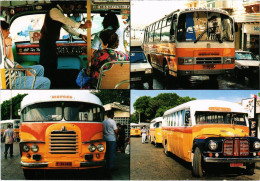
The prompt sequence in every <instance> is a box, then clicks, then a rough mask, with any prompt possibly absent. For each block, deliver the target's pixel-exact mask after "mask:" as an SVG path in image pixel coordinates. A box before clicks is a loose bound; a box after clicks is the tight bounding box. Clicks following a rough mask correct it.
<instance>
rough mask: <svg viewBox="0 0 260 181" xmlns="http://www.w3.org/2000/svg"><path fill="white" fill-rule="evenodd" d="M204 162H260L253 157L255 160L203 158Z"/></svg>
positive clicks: (259, 158) (257, 158)
mask: <svg viewBox="0 0 260 181" xmlns="http://www.w3.org/2000/svg"><path fill="white" fill-rule="evenodd" d="M204 162H211V163H255V162H260V157H255V158H212V157H204Z"/></svg>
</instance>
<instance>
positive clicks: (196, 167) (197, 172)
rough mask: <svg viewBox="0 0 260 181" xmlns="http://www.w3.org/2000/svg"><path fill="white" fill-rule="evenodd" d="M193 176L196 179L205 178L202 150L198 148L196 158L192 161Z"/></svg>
mask: <svg viewBox="0 0 260 181" xmlns="http://www.w3.org/2000/svg"><path fill="white" fill-rule="evenodd" d="M192 174H193V175H194V176H195V177H202V176H203V168H202V159H201V152H200V149H199V148H198V147H197V148H196V149H195V152H194V157H193V161H192Z"/></svg>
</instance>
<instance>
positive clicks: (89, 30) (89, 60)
mask: <svg viewBox="0 0 260 181" xmlns="http://www.w3.org/2000/svg"><path fill="white" fill-rule="evenodd" d="M87 20H91V0H87ZM87 37H88V39H87V44H88V45H87V54H88V64H87V66H91V28H88V29H87Z"/></svg>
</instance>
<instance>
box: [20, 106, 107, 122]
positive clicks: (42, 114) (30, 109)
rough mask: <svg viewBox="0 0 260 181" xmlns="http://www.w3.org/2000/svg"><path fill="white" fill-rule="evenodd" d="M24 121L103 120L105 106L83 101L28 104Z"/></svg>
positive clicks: (23, 115) (23, 112) (23, 114)
mask: <svg viewBox="0 0 260 181" xmlns="http://www.w3.org/2000/svg"><path fill="white" fill-rule="evenodd" d="M22 119H23V121H46V122H47V121H61V120H62V119H64V120H66V121H93V122H102V121H103V119H104V110H103V107H101V106H97V105H94V104H89V103H82V102H47V103H37V104H34V105H30V106H27V107H26V108H24V109H23V111H22Z"/></svg>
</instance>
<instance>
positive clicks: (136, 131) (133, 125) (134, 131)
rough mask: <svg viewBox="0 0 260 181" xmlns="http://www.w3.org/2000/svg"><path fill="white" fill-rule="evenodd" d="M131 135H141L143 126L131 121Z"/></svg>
mask: <svg viewBox="0 0 260 181" xmlns="http://www.w3.org/2000/svg"><path fill="white" fill-rule="evenodd" d="M130 136H141V128H140V125H139V124H136V123H130Z"/></svg>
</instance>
